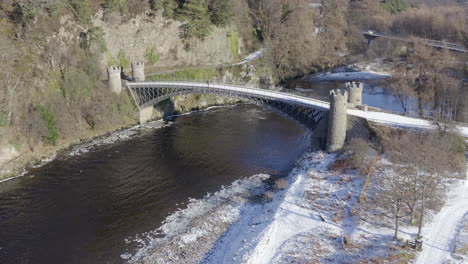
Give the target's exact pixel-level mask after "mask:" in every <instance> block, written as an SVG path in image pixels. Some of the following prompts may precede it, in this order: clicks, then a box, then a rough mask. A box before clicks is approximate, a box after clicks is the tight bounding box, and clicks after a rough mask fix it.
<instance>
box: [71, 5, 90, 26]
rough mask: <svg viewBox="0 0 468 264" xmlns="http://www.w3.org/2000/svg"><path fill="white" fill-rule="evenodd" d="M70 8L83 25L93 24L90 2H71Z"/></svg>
mask: <svg viewBox="0 0 468 264" xmlns="http://www.w3.org/2000/svg"><path fill="white" fill-rule="evenodd" d="M70 6H71V7H72V8H73V11H75V12H74V14H75V17H76V18H77V19H78V20H79V21H80V22H83V23H90V22H91V8H90V7H89V1H88V0H70Z"/></svg>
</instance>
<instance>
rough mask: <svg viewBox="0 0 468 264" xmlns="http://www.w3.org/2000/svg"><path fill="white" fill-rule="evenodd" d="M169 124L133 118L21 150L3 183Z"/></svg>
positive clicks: (0, 171) (1, 173)
mask: <svg viewBox="0 0 468 264" xmlns="http://www.w3.org/2000/svg"><path fill="white" fill-rule="evenodd" d="M190 102H191V101H190ZM182 105H183V103H182ZM235 105H236V104H235V103H233V102H227V103H226V104H225V105H217V104H207V105H205V108H201V109H199V110H191V111H185V112H182V113H180V114H173V115H171V116H168V117H166V119H167V120H170V119H171V118H173V117H177V116H180V115H185V114H190V113H195V112H200V111H207V110H210V109H213V108H217V107H230V106H235ZM186 109H190V108H186ZM182 110H183V109H182ZM168 125H170V122H168V121H164V120H163V119H155V120H153V121H151V122H149V123H147V124H144V125H140V124H138V121H137V120H134V121H133V122H132V123H128V124H125V125H124V126H121V127H113V128H109V129H105V130H102V131H92V132H93V133H91V134H89V135H87V136H84V137H81V138H76V139H71V140H66V141H65V140H62V141H60V142H59V143H58V144H57V145H55V146H50V145H41V146H40V147H38V148H36V149H35V151H34V152H28V153H26V154H20V153H18V154H17V155H16V156H15V157H11V160H10V161H8V162H6V163H4V164H3V165H2V166H1V167H0V183H2V182H5V181H8V180H12V179H15V178H18V177H22V176H24V175H26V174H27V173H28V171H29V170H30V169H32V168H38V167H41V166H43V165H45V164H47V163H48V162H50V161H52V160H54V159H55V158H56V157H57V156H76V155H81V154H84V153H87V152H89V150H90V149H92V148H94V147H97V146H101V145H110V144H113V143H116V142H118V141H122V140H126V139H130V138H131V137H132V136H133V135H135V134H136V133H138V131H140V130H141V129H154V128H162V127H164V126H168Z"/></svg>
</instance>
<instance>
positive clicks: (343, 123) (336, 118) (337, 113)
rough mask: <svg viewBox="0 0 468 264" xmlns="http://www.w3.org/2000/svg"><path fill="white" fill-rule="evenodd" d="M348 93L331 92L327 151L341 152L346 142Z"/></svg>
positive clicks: (340, 91) (342, 91)
mask: <svg viewBox="0 0 468 264" xmlns="http://www.w3.org/2000/svg"><path fill="white" fill-rule="evenodd" d="M347 107H348V91H346V90H342V89H336V90H332V91H330V111H329V113H328V134H327V151H328V152H334V151H337V150H340V149H341V148H342V147H343V145H344V142H345V138H346V129H347V125H348V124H347V122H348V116H347Z"/></svg>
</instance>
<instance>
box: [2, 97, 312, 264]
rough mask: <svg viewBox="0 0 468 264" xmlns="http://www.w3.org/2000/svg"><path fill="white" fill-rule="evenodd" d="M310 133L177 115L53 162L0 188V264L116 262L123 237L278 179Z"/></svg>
mask: <svg viewBox="0 0 468 264" xmlns="http://www.w3.org/2000/svg"><path fill="white" fill-rule="evenodd" d="M309 142H310V132H309V131H308V130H307V129H306V128H304V127H303V126H302V125H300V124H298V123H297V122H296V121H293V120H291V119H289V118H287V117H284V116H282V115H280V114H278V113H275V112H272V111H269V110H265V109H262V108H260V107H256V106H252V105H239V106H235V107H226V108H217V109H212V110H209V111H204V112H198V113H193V114H190V115H183V116H178V117H176V118H175V119H174V122H173V123H172V124H171V125H169V126H166V127H162V128H145V129H138V130H137V133H136V135H134V136H132V137H131V138H129V139H127V140H121V141H118V142H115V143H113V144H108V145H101V146H97V147H94V148H91V150H90V151H89V152H87V153H84V154H82V155H78V156H70V155H67V154H62V155H61V156H59V157H57V158H56V159H55V160H53V161H51V162H49V163H47V164H46V165H44V166H42V167H39V168H35V169H31V170H30V171H29V172H28V173H27V174H26V175H25V176H23V177H20V178H16V179H13V180H10V181H7V182H4V183H2V184H0V263H2V264H9V263H12V264H13V263H15V264H16V263H48V264H52V263H60V264H62V263H122V262H123V260H122V259H121V257H120V255H121V254H122V253H123V252H134V251H135V250H136V249H135V247H136V245H134V244H132V243H126V242H125V241H126V240H127V239H128V238H132V237H135V236H137V235H138V234H143V233H145V232H148V231H151V230H155V229H156V228H158V227H159V226H160V225H161V222H162V221H163V220H164V218H165V217H167V216H168V215H170V214H171V213H172V212H174V211H175V210H176V209H177V208H184V204H186V202H187V201H188V199H189V198H190V197H192V198H201V197H203V196H204V195H205V194H206V193H207V192H215V191H217V190H219V189H220V188H221V186H222V185H229V184H230V183H231V182H233V181H234V180H236V179H239V178H244V177H249V176H251V175H254V174H258V173H267V174H270V175H274V176H283V175H286V174H287V173H288V172H289V171H290V170H291V168H292V167H293V165H294V161H295V160H296V159H297V158H298V156H300V155H301V154H302V153H303V152H305V151H306V150H307V149H308V147H309Z"/></svg>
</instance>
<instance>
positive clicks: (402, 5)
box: [382, 0, 407, 13]
mask: <svg viewBox="0 0 468 264" xmlns="http://www.w3.org/2000/svg"><path fill="white" fill-rule="evenodd" d="M382 5H383V7H384V8H385V10H387V11H388V12H390V13H399V12H402V11H404V10H405V9H406V7H407V4H406V2H405V0H385V1H383V2H382Z"/></svg>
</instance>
